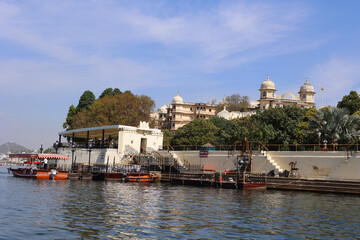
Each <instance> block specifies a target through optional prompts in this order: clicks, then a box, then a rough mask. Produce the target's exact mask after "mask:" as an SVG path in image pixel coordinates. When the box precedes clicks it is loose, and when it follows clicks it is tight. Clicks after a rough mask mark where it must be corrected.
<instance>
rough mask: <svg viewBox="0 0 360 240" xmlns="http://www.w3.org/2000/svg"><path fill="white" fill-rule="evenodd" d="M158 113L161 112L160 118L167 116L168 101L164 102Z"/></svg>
mask: <svg viewBox="0 0 360 240" xmlns="http://www.w3.org/2000/svg"><path fill="white" fill-rule="evenodd" d="M158 113H159V119H163V118H166V115H167V106H166V103H164V106H162V107H161V108H159V110H158Z"/></svg>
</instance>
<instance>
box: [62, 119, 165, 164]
mask: <svg viewBox="0 0 360 240" xmlns="http://www.w3.org/2000/svg"><path fill="white" fill-rule="evenodd" d="M62 137H66V138H67V139H68V140H69V143H65V144H62V143H61V138H62ZM74 143H75V145H74V146H75V151H74V155H72V149H74V148H73V147H72V146H73V144H74ZM59 146H60V147H59V153H60V154H64V155H69V157H70V159H72V158H73V157H74V158H76V162H77V163H88V162H89V158H90V163H91V164H94V163H97V164H106V163H108V162H110V163H111V164H119V163H123V162H124V161H125V160H126V159H127V157H128V156H131V155H137V154H141V153H143V154H145V153H151V152H155V151H157V150H159V149H162V148H163V133H162V132H161V130H159V129H152V128H149V123H145V122H141V123H140V125H139V127H133V126H125V125H112V126H100V127H92V128H83V129H74V130H69V131H65V132H60V133H59ZM73 160H75V159H72V161H73Z"/></svg>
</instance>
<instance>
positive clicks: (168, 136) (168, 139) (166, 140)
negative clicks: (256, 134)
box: [161, 129, 173, 147]
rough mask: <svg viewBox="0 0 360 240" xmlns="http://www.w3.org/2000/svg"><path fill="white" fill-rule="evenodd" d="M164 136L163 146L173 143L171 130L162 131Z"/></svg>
mask: <svg viewBox="0 0 360 240" xmlns="http://www.w3.org/2000/svg"><path fill="white" fill-rule="evenodd" d="M161 131H162V132H163V134H164V138H163V146H164V147H165V146H169V145H170V143H171V139H172V138H173V135H172V133H171V132H170V130H169V129H163V130H161Z"/></svg>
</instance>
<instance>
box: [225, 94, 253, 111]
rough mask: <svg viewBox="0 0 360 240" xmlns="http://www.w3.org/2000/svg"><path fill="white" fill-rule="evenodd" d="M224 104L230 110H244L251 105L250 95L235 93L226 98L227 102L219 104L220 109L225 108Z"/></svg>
mask: <svg viewBox="0 0 360 240" xmlns="http://www.w3.org/2000/svg"><path fill="white" fill-rule="evenodd" d="M224 106H225V107H226V109H227V110H228V111H229V112H232V111H240V112H244V111H245V110H246V108H248V107H249V97H247V96H241V95H239V94H233V95H231V96H227V97H226V98H225V103H223V104H219V109H223V108H224Z"/></svg>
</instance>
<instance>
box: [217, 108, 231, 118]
mask: <svg viewBox="0 0 360 240" xmlns="http://www.w3.org/2000/svg"><path fill="white" fill-rule="evenodd" d="M216 116H217V117H222V118H225V119H228V120H229V118H230V113H229V111H228V110H226V107H224V110H222V111H221V112H219V113H218V114H216Z"/></svg>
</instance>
